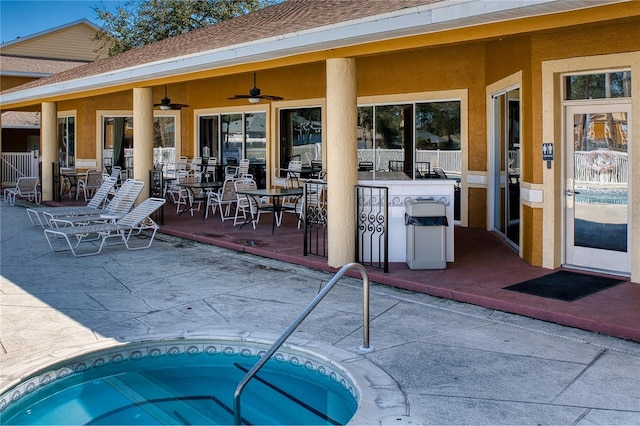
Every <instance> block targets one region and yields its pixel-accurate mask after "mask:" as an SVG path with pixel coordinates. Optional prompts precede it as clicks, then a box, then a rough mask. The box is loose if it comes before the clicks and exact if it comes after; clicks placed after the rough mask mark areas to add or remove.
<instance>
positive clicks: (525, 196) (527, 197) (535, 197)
mask: <svg viewBox="0 0 640 426" xmlns="http://www.w3.org/2000/svg"><path fill="white" fill-rule="evenodd" d="M543 196H544V192H543V191H542V189H533V188H527V187H525V186H520V201H522V202H523V203H525V204H527V205H529V203H542V200H543Z"/></svg>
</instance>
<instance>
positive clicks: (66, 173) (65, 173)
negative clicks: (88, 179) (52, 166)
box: [60, 169, 86, 198]
mask: <svg viewBox="0 0 640 426" xmlns="http://www.w3.org/2000/svg"><path fill="white" fill-rule="evenodd" d="M85 175H86V173H78V172H77V171H76V170H75V169H74V170H64V169H60V179H61V180H62V181H64V178H66V179H67V180H68V181H69V189H68V190H65V188H64V185H63V183H64V182H60V196H62V195H64V194H65V193H67V192H69V198H71V192H72V191H73V190H75V191H77V190H78V178H79V177H82V176H85Z"/></svg>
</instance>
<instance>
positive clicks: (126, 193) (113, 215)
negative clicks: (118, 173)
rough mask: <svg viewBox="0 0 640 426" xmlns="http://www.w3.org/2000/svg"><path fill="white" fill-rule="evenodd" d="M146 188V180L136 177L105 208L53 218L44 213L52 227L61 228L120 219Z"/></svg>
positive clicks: (122, 187)
mask: <svg viewBox="0 0 640 426" xmlns="http://www.w3.org/2000/svg"><path fill="white" fill-rule="evenodd" d="M143 188H144V182H143V181H141V180H136V179H127V180H126V181H125V182H124V183H123V184H122V186H121V187H120V189H118V192H116V195H115V196H114V197H113V198H112V199H111V201H109V204H107V205H106V206H105V207H104V208H103V209H101V210H100V211H98V212H95V213H92V214H89V215H73V216H68V217H57V218H53V217H51V216H50V213H48V212H44V213H43V214H44V215H45V216H46V217H47V218H48V222H49V226H50V227H51V228H60V227H61V226H75V225H76V224H83V225H88V224H89V223H91V222H107V221H114V220H117V219H120V218H121V217H123V216H124V215H125V214H127V213H129V211H130V210H131V208H133V205H134V204H135V202H136V199H137V198H138V196H139V195H140V193H141V192H142V189H143Z"/></svg>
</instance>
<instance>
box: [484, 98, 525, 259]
mask: <svg viewBox="0 0 640 426" xmlns="http://www.w3.org/2000/svg"><path fill="white" fill-rule="evenodd" d="M491 101H492V108H491V114H492V126H491V140H492V167H491V182H492V183H491V200H492V208H491V225H492V230H494V231H497V232H498V233H500V234H502V235H503V236H504V238H505V240H506V241H507V242H508V243H509V244H511V245H512V246H514V247H519V245H520V89H517V88H516V89H510V90H507V91H503V92H499V93H496V94H494V95H492V99H491Z"/></svg>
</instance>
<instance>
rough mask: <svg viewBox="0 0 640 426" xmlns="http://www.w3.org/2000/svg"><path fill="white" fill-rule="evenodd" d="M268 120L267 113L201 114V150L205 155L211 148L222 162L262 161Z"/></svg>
mask: <svg viewBox="0 0 640 426" xmlns="http://www.w3.org/2000/svg"><path fill="white" fill-rule="evenodd" d="M266 119H267V114H266V113H264V112H253V113H249V112H248V113H233V114H215V115H201V116H199V117H198V123H199V149H200V153H201V154H202V156H203V157H206V155H204V154H206V153H207V151H208V152H209V156H210V157H215V158H216V159H218V163H219V164H228V163H229V160H231V162H232V163H233V161H234V160H235V161H239V160H241V159H243V158H248V159H249V160H251V162H252V163H263V162H264V161H265V157H266V151H267V131H266ZM220 154H222V156H221V157H220Z"/></svg>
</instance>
